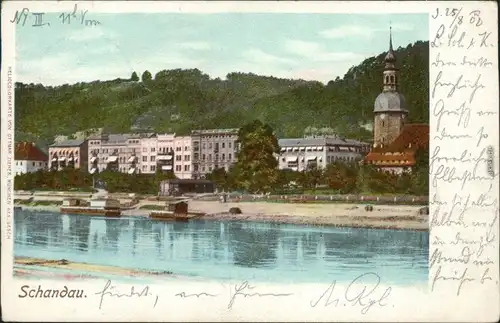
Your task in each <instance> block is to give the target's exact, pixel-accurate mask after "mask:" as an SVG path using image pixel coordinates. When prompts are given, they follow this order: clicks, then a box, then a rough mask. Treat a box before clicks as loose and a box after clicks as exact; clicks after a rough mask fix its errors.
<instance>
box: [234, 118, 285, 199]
mask: <svg viewBox="0 0 500 323" xmlns="http://www.w3.org/2000/svg"><path fill="white" fill-rule="evenodd" d="M237 143H238V144H239V145H240V147H239V151H238V154H237V157H238V161H237V162H236V167H237V169H238V176H237V182H238V184H240V185H241V186H242V187H243V188H244V189H246V190H247V191H249V192H251V193H254V192H269V191H270V190H271V189H272V188H273V187H275V185H276V183H277V182H278V173H279V172H278V161H277V160H276V158H275V155H274V154H278V153H279V145H278V139H276V136H275V135H274V133H273V129H272V128H271V127H270V126H269V125H267V124H264V123H262V122H261V121H260V120H255V121H253V122H251V123H248V124H246V125H244V126H243V127H241V128H240V130H239V132H238V141H237Z"/></svg>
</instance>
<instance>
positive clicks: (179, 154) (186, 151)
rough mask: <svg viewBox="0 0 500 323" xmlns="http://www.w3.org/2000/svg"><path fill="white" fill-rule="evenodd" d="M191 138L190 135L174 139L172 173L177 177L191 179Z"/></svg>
mask: <svg viewBox="0 0 500 323" xmlns="http://www.w3.org/2000/svg"><path fill="white" fill-rule="evenodd" d="M192 143H193V139H192V137H190V136H183V137H175V139H174V158H175V159H174V164H173V165H174V174H175V176H176V177H177V178H179V179H191V178H192V176H193V175H192V174H193V169H192V168H193V166H192V160H193V154H194V152H193V151H192Z"/></svg>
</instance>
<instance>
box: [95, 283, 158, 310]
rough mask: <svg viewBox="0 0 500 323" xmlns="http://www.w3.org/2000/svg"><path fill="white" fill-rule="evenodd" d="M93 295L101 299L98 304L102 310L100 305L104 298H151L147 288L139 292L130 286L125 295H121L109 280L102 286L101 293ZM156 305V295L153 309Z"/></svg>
mask: <svg viewBox="0 0 500 323" xmlns="http://www.w3.org/2000/svg"><path fill="white" fill-rule="evenodd" d="M95 295H101V299H100V302H99V309H101V308H102V303H103V301H104V297H105V296H109V297H116V298H122V297H126V298H132V297H136V298H143V297H150V296H153V294H152V293H151V292H150V290H149V286H146V287H144V288H143V289H142V290H141V291H140V292H138V291H136V290H135V287H134V286H132V287H131V288H130V290H129V291H128V292H126V293H121V292H118V291H117V290H116V286H113V285H111V280H108V281H107V282H106V284H105V285H104V288H103V289H102V291H100V292H97V293H95ZM157 303H158V295H155V301H154V304H153V308H154V307H156V304H157Z"/></svg>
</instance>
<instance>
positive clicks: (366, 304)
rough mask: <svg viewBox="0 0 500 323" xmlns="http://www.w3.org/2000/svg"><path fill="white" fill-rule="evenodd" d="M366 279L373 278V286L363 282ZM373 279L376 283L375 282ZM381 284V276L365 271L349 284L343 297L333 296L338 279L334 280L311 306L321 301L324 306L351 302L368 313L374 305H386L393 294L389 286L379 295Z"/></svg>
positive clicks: (364, 312)
mask: <svg viewBox="0 0 500 323" xmlns="http://www.w3.org/2000/svg"><path fill="white" fill-rule="evenodd" d="M364 279H371V280H372V283H369V285H370V286H371V287H368V286H367V284H366V283H365V284H364V285H363V284H361V281H362V280H364ZM373 279H374V280H375V284H373ZM379 284H380V276H379V275H377V274H376V273H371V272H370V273H365V274H362V275H360V276H358V277H356V278H355V279H354V280H353V281H351V283H350V284H349V285H348V286H347V289H346V290H345V292H344V295H343V297H336V298H334V297H332V296H333V292H334V290H335V287H336V285H337V281H333V282H332V283H331V284H330V285H329V286H328V288H327V289H326V290H325V291H324V292H323V293H322V294H321V296H320V297H319V298H318V299H317V300H316V301H311V302H310V305H311V307H316V306H317V305H318V304H319V303H320V301H322V300H323V301H324V306H325V307H327V306H330V305H333V306H335V307H336V306H338V305H344V306H345V305H346V303H345V302H347V303H349V304H350V305H351V306H361V314H366V313H367V312H368V311H369V310H370V309H371V308H372V307H373V306H375V305H378V306H380V307H384V306H386V305H387V303H385V301H387V298H388V297H389V295H390V294H391V291H392V287H387V288H386V289H385V290H384V291H383V293H382V294H381V295H377V293H376V292H375V291H376V290H377V288H378V286H379Z"/></svg>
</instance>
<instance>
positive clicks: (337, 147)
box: [276, 136, 369, 171]
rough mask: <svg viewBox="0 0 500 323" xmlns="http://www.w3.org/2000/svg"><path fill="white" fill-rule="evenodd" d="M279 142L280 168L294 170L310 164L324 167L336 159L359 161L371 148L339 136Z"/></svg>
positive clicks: (305, 167) (288, 139) (300, 169)
mask: <svg viewBox="0 0 500 323" xmlns="http://www.w3.org/2000/svg"><path fill="white" fill-rule="evenodd" d="M278 144H279V146H280V155H279V156H276V158H278V162H279V166H278V167H279V169H291V170H294V171H303V170H306V169H307V167H308V165H316V166H318V167H320V168H324V167H326V165H328V164H330V163H334V162H336V161H341V162H346V163H350V162H355V161H359V160H361V159H362V158H363V157H364V155H365V154H366V152H368V150H369V144H366V143H362V142H359V141H356V140H351V139H343V138H340V137H337V136H325V137H306V138H287V139H279V140H278Z"/></svg>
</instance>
